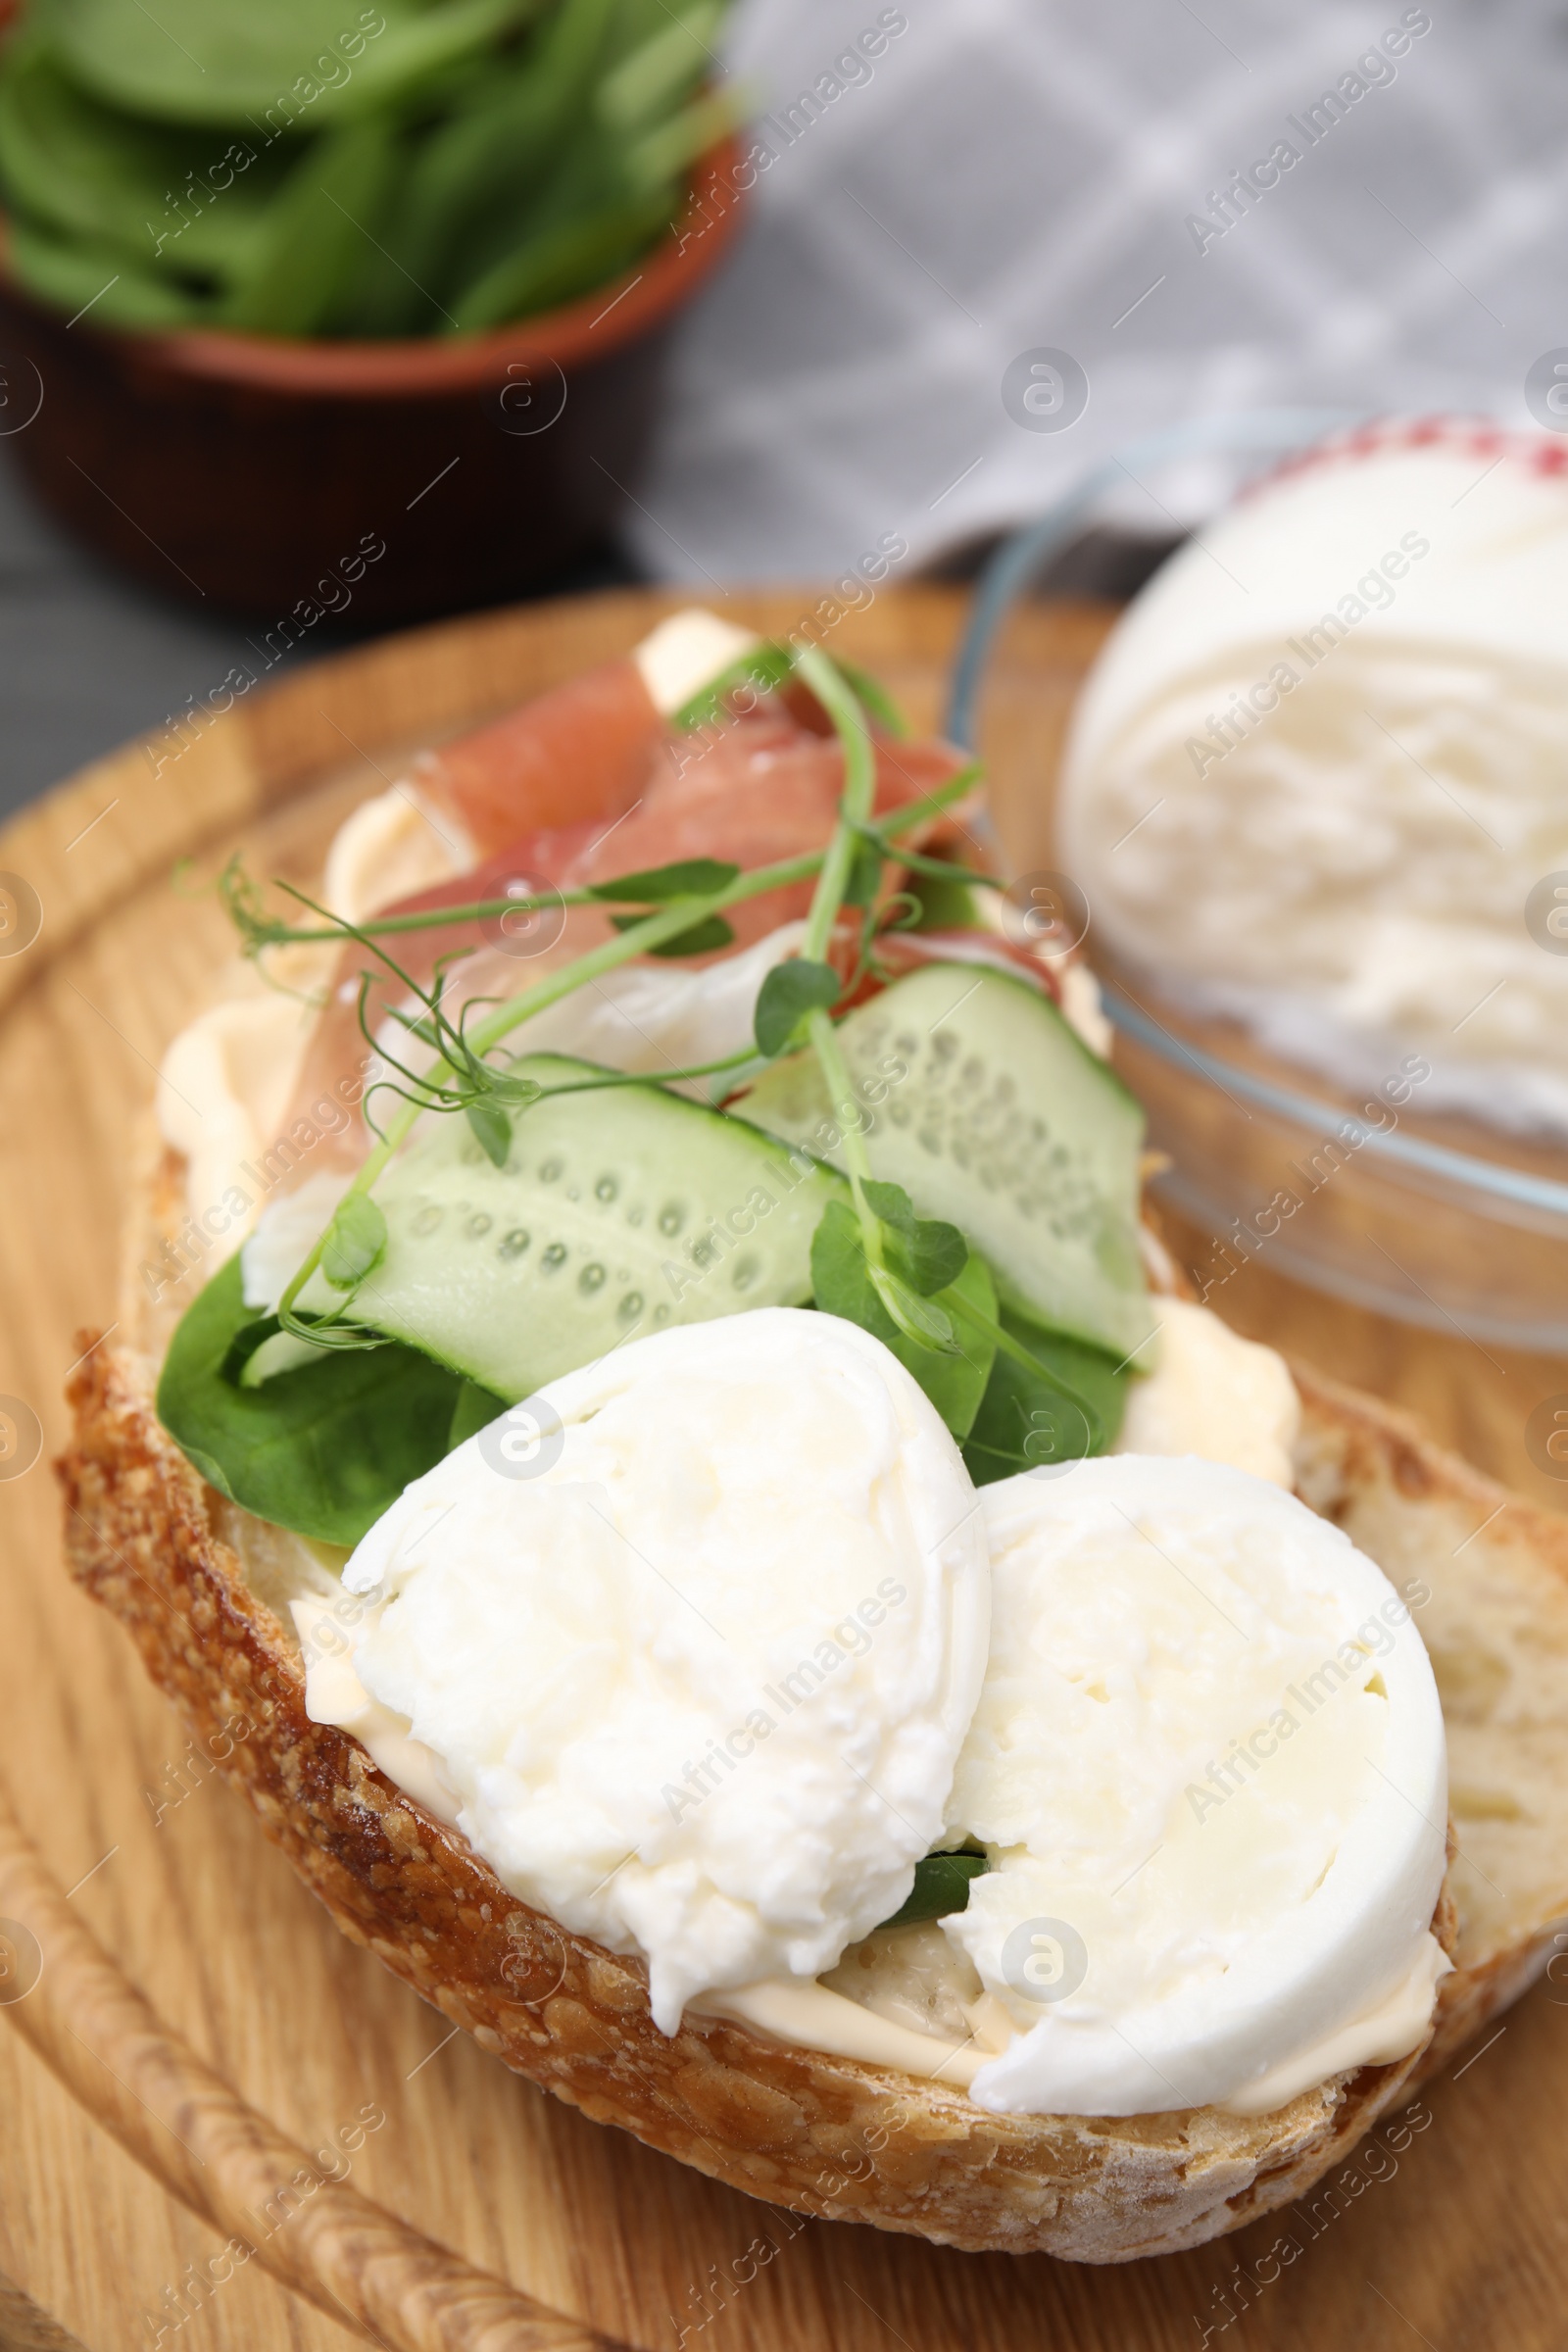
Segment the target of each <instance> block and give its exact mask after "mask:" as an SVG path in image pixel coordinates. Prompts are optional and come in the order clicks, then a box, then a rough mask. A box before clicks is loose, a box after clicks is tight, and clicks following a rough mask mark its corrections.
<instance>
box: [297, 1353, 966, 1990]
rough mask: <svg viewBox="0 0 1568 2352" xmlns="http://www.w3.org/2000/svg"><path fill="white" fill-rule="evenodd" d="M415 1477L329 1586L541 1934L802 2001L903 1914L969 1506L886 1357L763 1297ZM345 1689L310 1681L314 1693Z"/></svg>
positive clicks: (958, 1720) (943, 1795)
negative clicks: (522, 1441)
mask: <svg viewBox="0 0 1568 2352" xmlns="http://www.w3.org/2000/svg"><path fill="white" fill-rule="evenodd" d="M536 1411H540V1412H542V1413H543V1415H544V1420H545V1424H546V1426H547V1428H548V1429H549V1430H551V1431H554V1430H557V1429H559V1431H560V1436H559V1439H557V1438H556V1437H554V1436H551V1437H548V1438H547V1441H546V1443H545V1444H544V1446H542V1447H539V1448H538V1449H536V1450H535V1451H534V1452H533V1453H532V1454H531V1455H530V1453H529V1450H528V1447H527V1446H525V1445H523V1446H520V1447H519V1448H518V1449H517V1450H518V1455H519V1459H518V1460H517V1461H515V1462H509V1460H508V1457H507V1456H506V1455H505V1454H504V1453H503V1452H502V1451H501V1450H500V1448H501V1446H502V1442H503V1440H504V1439H505V1436H506V1424H505V1423H504V1422H503V1423H498V1424H496V1425H495V1426H494V1428H493V1429H492V1430H491V1431H490V1432H488V1433H481V1434H480V1435H479V1436H478V1437H476V1438H474V1439H471V1440H469V1442H468V1443H467V1444H466V1445H465V1446H460V1447H459V1448H458V1450H457V1451H456V1452H455V1453H452V1454H450V1455H448V1457H447V1458H446V1460H445V1461H443V1462H442V1463H440V1464H439V1465H438V1466H437V1467H436V1468H435V1469H434V1470H432V1471H431V1472H429V1474H428V1475H427V1476H426V1477H424V1478H422V1479H420V1480H418V1481H417V1483H416V1484H415V1485H414V1486H412V1487H410V1488H409V1489H408V1491H407V1492H406V1493H405V1494H404V1495H403V1496H402V1497H401V1499H400V1500H399V1501H398V1502H396V1503H395V1504H394V1505H393V1506H392V1508H391V1509H390V1510H389V1511H388V1512H387V1513H386V1515H385V1516H384V1517H383V1518H382V1519H381V1520H379V1521H378V1522H377V1524H376V1525H375V1527H374V1528H372V1530H371V1531H370V1533H369V1535H368V1537H367V1538H366V1539H365V1541H364V1543H362V1544H361V1545H360V1547H359V1549H358V1550H357V1551H356V1552H355V1554H354V1556H353V1558H352V1559H351V1561H350V1563H349V1566H348V1568H347V1570H346V1572H345V1576H344V1585H345V1587H346V1589H347V1590H348V1591H349V1592H350V1593H363V1594H367V1595H369V1596H370V1598H371V1602H372V1605H371V1606H370V1608H369V1610H368V1614H367V1618H366V1621H365V1623H364V1625H363V1626H362V1627H361V1628H360V1629H359V1631H358V1633H357V1635H356V1640H355V1644H354V1650H353V1667H354V1674H355V1677H356V1678H357V1682H356V1684H355V1686H354V1688H353V1689H348V1688H347V1687H346V1686H342V1685H341V1682H340V1681H339V1687H338V1688H336V1689H335V1690H334V1688H333V1683H332V1680H331V1677H330V1675H329V1677H328V1679H326V1680H323V1679H322V1675H321V1673H320V1672H319V1670H317V1669H314V1668H313V1670H312V1675H311V1679H310V1683H309V1700H310V1706H311V1711H312V1713H313V1715H315V1716H316V1718H317V1720H319V1721H327V1720H333V1721H335V1720H338V1719H339V1712H340V1711H341V1712H342V1713H343V1720H345V1721H347V1720H349V1713H350V1712H352V1713H354V1714H355V1715H358V1714H359V1712H360V1711H361V1710H362V1708H363V1703H364V1697H365V1696H367V1695H368V1698H369V1699H370V1700H373V1701H375V1702H377V1703H378V1704H379V1705H380V1706H382V1707H384V1708H386V1709H387V1710H389V1713H390V1719H391V1722H392V1727H393V1728H394V1729H396V1730H398V1731H400V1732H401V1731H403V1730H405V1729H406V1731H407V1733H408V1736H410V1737H411V1738H412V1739H414V1740H417V1741H418V1742H419V1743H420V1744H421V1746H422V1747H423V1748H425V1749H427V1750H428V1751H429V1753H430V1754H431V1755H432V1756H433V1757H434V1758H435V1759H436V1762H437V1764H438V1766H439V1769H440V1771H441V1773H442V1774H443V1775H444V1776H445V1778H446V1780H447V1781H448V1782H449V1783H450V1785H451V1787H452V1789H454V1790H455V1791H456V1792H457V1795H458V1798H459V1800H460V1801H459V1809H458V1816H457V1818H458V1823H459V1826H460V1827H461V1828H462V1830H463V1832H464V1834H465V1836H466V1838H468V1839H469V1841H470V1843H471V1844H472V1845H473V1846H474V1847H475V1848H476V1850H477V1851H478V1852H479V1853H481V1854H483V1855H484V1856H485V1858H486V1859H487V1860H488V1861H489V1862H490V1863H491V1864H492V1865H493V1866H494V1867H495V1869H496V1870H497V1872H498V1873H499V1875H500V1876H501V1878H502V1879H503V1880H504V1881H505V1882H506V1883H507V1885H508V1886H510V1887H513V1888H514V1889H515V1891H516V1892H517V1893H519V1894H521V1895H522V1896H523V1897H524V1898H525V1899H526V1900H527V1901H529V1902H530V1903H533V1904H536V1905H537V1906H538V1907H539V1908H540V1909H541V1910H543V1911H546V1912H548V1913H549V1914H550V1915H551V1917H553V1918H555V1919H558V1920H560V1921H561V1922H562V1923H563V1924H564V1926H566V1927H569V1928H572V1929H574V1930H577V1931H579V1932H580V1933H583V1934H585V1935H589V1936H595V1937H597V1938H598V1939H599V1940H600V1941H602V1942H604V1943H606V1944H608V1945H609V1946H610V1947H611V1948H612V1949H613V1950H615V1951H621V1952H628V1951H640V1952H642V1953H644V1954H645V1955H646V1956H647V1959H648V1962H649V1972H650V1990H651V1998H652V2003H653V2009H654V2015H655V2018H656V2019H657V2021H658V2023H659V2024H660V2026H661V2027H662V2029H663V2031H664V2032H666V2033H672V2032H673V2031H674V2030H675V2028H676V2026H677V2025H678V2023H679V2020H680V2015H681V2011H682V2008H683V2007H684V2005H685V2003H686V2002H687V2001H688V2000H690V1999H692V1998H694V1997H695V1996H696V1995H698V1994H700V1993H702V1992H704V1991H706V1990H710V1989H712V1988H716V1987H725V1986H736V1985H748V1984H751V1983H753V1982H755V1981H756V1980H757V1979H759V1978H764V1977H770V1976H777V1975H783V1976H794V1977H799V1978H805V1979H807V1980H809V1979H810V1978H812V1977H813V1976H815V1975H816V1973H817V1972H818V1971H819V1970H821V1969H823V1968H828V1967H831V1966H832V1964H833V1963H834V1961H836V1960H837V1959H838V1957H839V1955H840V1953H841V1952H842V1951H843V1950H844V1948H845V1946H846V1945H847V1944H849V1943H851V1942H853V1941H854V1940H855V1939H856V1938H857V1937H858V1936H863V1935H864V1934H866V1932H867V1931H868V1930H869V1929H870V1928H872V1927H874V1926H875V1925H876V1923H877V1922H878V1921H879V1920H881V1919H884V1918H886V1917H887V1916H888V1915H889V1914H890V1913H891V1912H892V1911H894V1910H896V1909H897V1908H898V1905H899V1904H900V1903H901V1902H902V1901H903V1900H904V1898H905V1896H906V1895H907V1892H908V1889H909V1887H910V1885H911V1884H912V1875H913V1867H914V1864H915V1862H916V1860H917V1859H918V1858H919V1857H920V1855H921V1854H923V1853H924V1852H925V1851H926V1850H927V1848H928V1847H929V1846H930V1845H931V1844H932V1843H933V1842H934V1841H935V1839H936V1838H938V1837H939V1836H940V1834H941V1829H942V1824H943V1821H944V1819H945V1816H946V1808H947V1801H948V1793H949V1789H950V1786H951V1783H952V1779H953V1768H954V1762H955V1759H956V1755H957V1752H958V1747H959V1744H960V1742H961V1741H962V1739H963V1737H964V1733H965V1731H966V1730H967V1728H968V1724H969V1720H970V1717H971V1715H972V1713H973V1711H974V1705H975V1700H976V1697H977V1695H978V1692H979V1688H980V1680H981V1676H982V1674H983V1672H984V1669H985V1658H986V1643H987V1627H988V1601H989V1579H988V1576H987V1571H986V1561H985V1548H984V1536H983V1531H982V1527H981V1521H980V1512H979V1506H978V1502H977V1499H976V1496H975V1494H974V1490H973V1488H972V1487H971V1486H970V1484H969V1481H968V1478H967V1476H966V1474H965V1472H964V1470H963V1467H962V1464H961V1463H960V1461H959V1459H958V1455H957V1452H956V1447H955V1446H954V1444H953V1441H952V1439H951V1438H950V1437H949V1435H948V1433H947V1431H946V1429H945V1428H944V1427H943V1425H942V1422H941V1421H940V1419H939V1418H938V1416H937V1414H936V1412H935V1411H934V1409H933V1407H932V1406H931V1404H930V1403H929V1402H928V1401H927V1399H926V1397H924V1396H923V1395H922V1393H921V1392H920V1390H919V1389H918V1388H917V1387H916V1385H915V1383H914V1382H913V1381H912V1380H911V1379H910V1377H909V1375H908V1374H907V1372H906V1371H905V1370H904V1368H903V1366H902V1365H901V1364H899V1363H898V1361H897V1359H896V1358H895V1357H894V1356H893V1355H892V1354H891V1353H890V1352H889V1351H888V1349H886V1348H883V1347H882V1345H881V1343H880V1342H879V1341H877V1340H874V1339H872V1338H871V1337H870V1335H869V1334H868V1333H865V1332H862V1331H860V1330H858V1328H857V1327H856V1326H854V1325H851V1324H848V1323H844V1322H841V1321H839V1320H838V1319H837V1318H835V1317H830V1316H826V1315H817V1314H812V1313H809V1312H806V1311H803V1310H801V1309H796V1308H786V1307H779V1308H764V1309H760V1310H758V1311H757V1312H755V1313H752V1314H749V1315H745V1316H740V1317H737V1318H735V1319H734V1320H733V1321H729V1322H718V1323H708V1324H702V1325H698V1326H695V1327H692V1328H688V1329H681V1330H675V1331H667V1332H661V1333H657V1334H655V1335H653V1336H652V1337H650V1338H648V1339H644V1340H636V1341H632V1342H630V1343H629V1344H628V1345H627V1346H625V1347H624V1348H618V1349H616V1350H615V1351H613V1353H612V1354H611V1355H610V1356H608V1357H606V1358H605V1359H604V1360H603V1361H602V1362H600V1363H598V1364H594V1365H590V1366H588V1367H586V1368H585V1369H584V1370H582V1371H580V1372H576V1373H572V1374H570V1375H568V1376H567V1377H566V1378H565V1379H564V1380H561V1381H557V1382H554V1383H552V1384H551V1386H550V1387H549V1388H548V1389H547V1390H545V1391H543V1392H541V1397H540V1399H539V1400H537V1404H536ZM335 1674H336V1667H335V1665H332V1667H331V1675H335Z"/></svg>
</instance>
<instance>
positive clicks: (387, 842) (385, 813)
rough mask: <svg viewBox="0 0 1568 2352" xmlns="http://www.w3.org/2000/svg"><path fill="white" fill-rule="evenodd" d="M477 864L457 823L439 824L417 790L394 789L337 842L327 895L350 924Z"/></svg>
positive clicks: (346, 824) (358, 813) (366, 808)
mask: <svg viewBox="0 0 1568 2352" xmlns="http://www.w3.org/2000/svg"><path fill="white" fill-rule="evenodd" d="M472 863H473V845H472V843H471V842H469V841H466V840H465V839H464V838H463V837H462V836H461V834H460V833H459V831H458V828H457V823H456V820H455V819H454V818H452V817H450V816H447V815H443V816H442V817H441V818H440V819H439V821H438V820H437V819H436V818H435V817H433V816H432V815H430V813H429V812H428V811H427V810H426V809H424V808H423V806H422V805H421V804H420V802H419V801H418V800H417V798H416V795H415V789H414V786H413V785H412V784H393V785H389V786H388V788H387V790H386V791H385V792H379V793H377V794H376V795H375V797H374V799H373V800H368V801H362V802H361V804H360V806H359V808H358V809H355V810H354V812H353V814H352V815H350V816H346V817H345V818H344V820H343V822H342V824H340V825H339V827H338V829H337V831H336V832H335V833H334V834H333V836H332V846H331V848H330V849H329V850H328V851H327V853H326V871H325V874H324V876H323V878H322V884H321V895H322V898H323V900H324V901H325V904H326V905H327V906H328V907H331V909H332V912H333V913H334V914H336V915H340V916H341V917H342V918H343V920H344V921H345V922H347V923H363V922H364V920H365V918H366V916H367V915H369V914H374V913H376V912H377V910H378V909H379V908H380V907H390V906H392V905H393V903H394V902H395V901H396V900H398V899H411V898H413V896H414V894H415V893H416V891H420V890H429V889H431V888H432V887H433V886H434V885H435V884H436V883H437V882H446V881H449V880H450V879H451V877H452V876H453V875H454V874H461V873H462V872H463V871H464V869H465V867H466V866H469V865H471V864H472Z"/></svg>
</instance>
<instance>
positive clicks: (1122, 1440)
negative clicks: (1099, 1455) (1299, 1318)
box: [1114, 1299, 1301, 1488]
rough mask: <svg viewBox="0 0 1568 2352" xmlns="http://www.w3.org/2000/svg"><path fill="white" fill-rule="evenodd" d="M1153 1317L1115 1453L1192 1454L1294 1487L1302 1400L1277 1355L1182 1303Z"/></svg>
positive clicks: (1163, 1304) (1161, 1304)
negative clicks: (1146, 1358) (1146, 1361)
mask: <svg viewBox="0 0 1568 2352" xmlns="http://www.w3.org/2000/svg"><path fill="white" fill-rule="evenodd" d="M1155 1311H1156V1314H1157V1316H1158V1321H1157V1323H1156V1325H1155V1328H1154V1333H1153V1337H1152V1343H1151V1345H1150V1348H1149V1350H1148V1352H1149V1353H1150V1354H1151V1355H1152V1356H1153V1359H1154V1362H1153V1369H1152V1371H1151V1372H1148V1373H1146V1374H1144V1375H1142V1376H1141V1377H1139V1378H1135V1379H1133V1380H1132V1381H1130V1382H1129V1383H1128V1388H1127V1409H1126V1412H1125V1413H1124V1414H1123V1416H1122V1425H1121V1431H1120V1434H1119V1435H1118V1437H1117V1439H1116V1444H1115V1448H1114V1450H1115V1451H1116V1452H1117V1453H1195V1454H1198V1455H1199V1456H1201V1459H1202V1460H1203V1461H1205V1462H1228V1463H1229V1464H1230V1465H1231V1467H1232V1468H1233V1469H1235V1470H1250V1472H1251V1474H1252V1476H1253V1477H1254V1478H1266V1479H1267V1480H1269V1482H1270V1483H1271V1485H1273V1486H1276V1487H1286V1488H1289V1487H1293V1486H1294V1485H1295V1483H1296V1469H1295V1463H1294V1459H1293V1455H1294V1449H1295V1446H1296V1441H1297V1438H1298V1436H1299V1431H1300V1426H1301V1399H1300V1397H1299V1395H1298V1394H1297V1388H1296V1383H1295V1381H1294V1380H1293V1379H1292V1378H1291V1374H1290V1367H1289V1366H1288V1365H1287V1363H1286V1361H1285V1358H1284V1357H1283V1356H1282V1355H1280V1354H1278V1353H1277V1352H1276V1350H1275V1349H1274V1348H1263V1347H1260V1346H1259V1345H1258V1343H1257V1342H1256V1341H1255V1340H1244V1339H1243V1338H1242V1336H1241V1334H1240V1332H1235V1331H1232V1330H1231V1328H1230V1326H1229V1325H1228V1324H1226V1323H1222V1322H1221V1321H1220V1319H1219V1317H1218V1315H1216V1314H1215V1313H1214V1312H1213V1310H1212V1308H1210V1307H1206V1306H1197V1305H1195V1304H1193V1302H1192V1301H1191V1300H1190V1299H1159V1300H1158V1301H1157V1304H1156V1309H1155ZM1142 1360H1143V1356H1142V1354H1140V1357H1139V1359H1138V1361H1139V1362H1141V1361H1142ZM1134 1369H1135V1371H1136V1370H1137V1364H1136V1363H1135V1366H1134Z"/></svg>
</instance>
